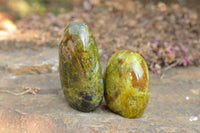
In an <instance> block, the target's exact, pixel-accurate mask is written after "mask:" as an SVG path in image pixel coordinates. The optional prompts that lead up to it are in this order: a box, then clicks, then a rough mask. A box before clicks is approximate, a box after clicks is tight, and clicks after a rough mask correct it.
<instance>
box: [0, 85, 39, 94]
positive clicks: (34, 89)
mask: <svg viewBox="0 0 200 133" xmlns="http://www.w3.org/2000/svg"><path fill="white" fill-rule="evenodd" d="M22 88H23V89H25V91H22V92H19V93H16V92H12V91H9V90H0V92H3V93H9V94H12V95H15V96H20V95H24V94H26V93H31V94H33V95H36V94H37V92H38V91H39V90H40V88H38V87H22Z"/></svg>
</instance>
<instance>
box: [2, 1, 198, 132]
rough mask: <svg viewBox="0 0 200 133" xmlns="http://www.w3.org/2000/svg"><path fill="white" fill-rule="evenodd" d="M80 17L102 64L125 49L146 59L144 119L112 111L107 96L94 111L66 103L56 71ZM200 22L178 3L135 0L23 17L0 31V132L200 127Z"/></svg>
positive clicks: (191, 130) (121, 130)
mask: <svg viewBox="0 0 200 133" xmlns="http://www.w3.org/2000/svg"><path fill="white" fill-rule="evenodd" d="M74 20H82V21H84V22H85V23H86V24H87V25H88V26H89V28H90V29H91V31H92V33H93V35H94V37H95V39H96V42H97V45H98V48H99V54H100V58H101V63H102V68H103V71H104V70H105V66H106V63H107V61H108V59H109V58H110V56H111V55H112V54H113V53H114V52H117V51H119V50H124V49H129V50H133V51H136V52H138V53H140V54H141V55H142V56H143V57H144V58H145V60H146V61H147V64H148V66H149V69H150V70H151V72H150V99H149V105H148V107H147V110H146V111H145V113H144V115H143V116H142V117H141V118H137V119H126V118H123V117H121V116H119V115H117V114H114V113H112V112H111V111H110V110H108V108H107V107H106V104H105V102H104V101H103V102H102V104H101V106H100V107H99V108H98V109H97V110H96V111H94V112H91V113H82V112H79V111H76V110H74V109H72V108H71V107H70V106H69V105H68V103H67V102H66V100H65V98H64V96H63V92H62V90H61V86H60V81H59V75H58V44H59V41H60V40H59V39H60V37H61V35H62V32H63V29H64V27H65V26H66V25H67V24H68V23H69V22H71V21H74ZM199 27H200V21H199V16H198V14H197V13H196V12H195V11H191V10H189V9H187V8H184V7H180V5H177V4H172V5H165V4H164V3H159V4H157V5H153V4H147V5H146V6H143V5H142V4H141V3H139V2H133V1H127V2H123V3H120V2H117V1H115V2H113V1H105V2H103V3H99V4H95V3H88V4H85V6H84V7H83V8H74V9H73V10H72V11H70V12H68V13H64V14H60V15H58V16H54V15H53V14H51V13H47V14H46V16H45V17H44V18H42V17H40V16H38V15H33V16H29V17H26V18H23V19H22V20H20V21H19V22H18V23H17V30H16V31H13V32H7V31H0V57H1V58H0V62H1V63H0V101H1V102H0V132H13V131H15V132H22V131H24V132H25V131H27V132H56V131H60V132H67V131H68V132H80V131H83V132H134V131H138V132H199V131H200V122H199V119H200V87H199V85H200V67H199V66H198V65H199V63H200V58H199V56H200V55H199V54H200V45H199V44H200V28H199ZM175 66H176V67H175ZM172 67H175V68H172ZM162 68H163V69H162ZM161 70H162V71H161ZM156 73H157V74H156ZM34 94H35V95H34ZM8 116H9V117H8ZM41 121H42V122H41ZM36 127H37V128H36ZM30 129H33V130H30Z"/></svg>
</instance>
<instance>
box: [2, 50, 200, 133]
mask: <svg viewBox="0 0 200 133" xmlns="http://www.w3.org/2000/svg"><path fill="white" fill-rule="evenodd" d="M0 55H1V57H2V58H0V62H1V65H2V66H1V67H0V91H1V92H0V105H1V108H0V123H1V124H0V130H1V131H5V132H6V131H7V132H10V133H12V132H13V129H12V128H7V126H15V127H16V128H19V129H18V130H19V131H21V130H22V128H23V131H25V129H26V130H27V131H28V130H30V129H33V130H32V131H35V130H34V129H35V127H34V128H33V127H31V128H30V127H29V126H28V125H24V126H21V124H22V121H21V120H20V118H22V117H18V115H21V114H25V116H24V115H23V117H29V116H30V117H31V118H30V117H29V120H28V121H31V120H32V119H35V117H36V118H38V119H39V120H38V121H45V122H44V123H40V122H38V121H37V122H38V124H39V125H40V126H43V128H45V130H44V129H43V128H40V129H39V130H40V132H42V131H47V130H46V127H48V126H49V129H51V131H52V132H53V131H55V130H58V128H59V129H60V128H62V129H63V130H64V131H63V132H65V131H69V132H70V131H74V132H76V131H77V132H79V131H80V130H81V131H83V132H86V133H88V132H98V131H99V132H108V133H109V132H117V131H118V132H129V131H130V132H133V131H138V132H139V131H140V132H142V131H145V132H199V131H200V87H199V86H200V68H199V67H188V68H174V69H171V70H169V71H167V72H166V73H165V75H164V77H163V79H160V77H159V76H158V75H153V74H152V73H150V82H149V83H150V84H149V85H150V86H149V89H150V90H151V91H150V95H149V104H148V106H147V109H146V111H145V113H144V114H143V115H142V117H140V118H137V119H127V118H123V117H121V116H119V115H117V114H114V113H112V112H111V111H110V110H109V109H108V108H107V107H106V105H105V102H104V101H103V102H102V104H101V105H100V107H99V108H97V110H95V111H94V112H91V113H82V112H79V111H76V110H74V109H73V108H71V107H70V106H69V105H68V104H67V102H66V100H65V97H64V95H63V92H62V89H61V86H60V81H59V74H58V71H56V66H57V64H58V61H57V60H56V59H58V58H57V57H58V52H57V49H56V48H55V49H52V48H41V49H38V50H36V51H35V50H30V49H29V50H28V49H16V50H14V51H11V52H4V51H1V52H0ZM24 55H27V56H24ZM3 57H4V58H3ZM5 58H6V59H5ZM27 58H28V59H29V60H27ZM7 59H10V60H7ZM3 64H4V65H3ZM44 64H52V66H53V68H51V69H50V70H49V71H42V73H40V74H37V73H35V70H33V69H29V71H30V72H31V73H25V74H23V73H21V74H19V75H14V74H13V73H12V72H10V71H8V69H7V68H8V67H9V68H10V69H20V70H21V69H23V67H24V66H27V65H28V66H37V65H41V66H44ZM105 64H106V62H102V68H103V70H105ZM44 68H45V66H44ZM40 69H43V68H42V67H41V68H40ZM52 70H54V71H52ZM20 86H29V87H40V91H39V92H38V93H37V94H36V95H32V94H24V95H19V96H15V95H12V94H10V93H3V92H2V90H8V91H12V92H22V91H24V90H22V89H19V88H18V87H20ZM7 108H10V109H7ZM2 111H3V112H4V115H2ZM10 111H11V112H13V111H14V112H15V111H16V112H18V113H17V114H16V113H14V115H12V117H9V116H10V114H9V112H10ZM5 112H6V113H5ZM15 116H16V117H15ZM33 116H34V117H33ZM192 116H194V117H192ZM192 118H195V119H192ZM196 118H197V119H196ZM26 119H28V118H26ZM10 121H13V122H10ZM52 121H53V122H52ZM37 122H36V121H35V123H37ZM50 122H52V124H48V123H50ZM6 123H9V125H5V124H6ZM27 123H29V122H27ZM46 124H47V125H46ZM1 131H0V132H1Z"/></svg>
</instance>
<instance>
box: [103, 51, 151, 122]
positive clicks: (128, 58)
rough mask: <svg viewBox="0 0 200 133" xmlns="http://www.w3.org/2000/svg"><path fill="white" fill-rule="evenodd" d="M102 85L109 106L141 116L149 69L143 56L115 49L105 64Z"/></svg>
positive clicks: (143, 108)
mask: <svg viewBox="0 0 200 133" xmlns="http://www.w3.org/2000/svg"><path fill="white" fill-rule="evenodd" d="M104 87H105V100H106V103H107V105H108V107H109V108H110V110H112V111H113V112H115V113H117V114H120V115H122V116H124V117H127V118H135V117H140V116H141V115H142V114H143V113H144V111H145V109H146V107H147V104H148V98H149V72H148V67H147V64H146V62H145V60H144V59H143V58H142V56H140V55H139V54H137V53H135V52H132V51H126V50H124V51H119V52H117V53H115V54H114V55H113V56H112V57H111V58H110V60H109V62H108V64H107V68H106V72H105V80H104Z"/></svg>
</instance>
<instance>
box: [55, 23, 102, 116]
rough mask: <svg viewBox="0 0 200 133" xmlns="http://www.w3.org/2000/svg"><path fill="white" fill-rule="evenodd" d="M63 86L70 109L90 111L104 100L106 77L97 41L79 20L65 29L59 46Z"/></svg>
mask: <svg viewBox="0 0 200 133" xmlns="http://www.w3.org/2000/svg"><path fill="white" fill-rule="evenodd" d="M59 70H60V80H61V86H62V89H63V92H64V95H65V98H66V99H67V101H68V103H69V104H70V106H72V107H73V108H75V109H77V110H80V111H83V112H89V111H93V110H95V109H96V108H97V107H98V106H99V104H100V103H101V101H102V98H103V94H104V90H103V76H102V70H101V64H100V60H99V54H98V49H97V46H96V42H95V39H94V37H93V35H92V33H91V32H90V30H89V29H88V27H87V26H86V25H85V24H84V23H83V22H80V21H77V22H72V23H70V24H69V25H67V26H66V28H65V30H64V33H63V36H62V38H61V43H60V45H59Z"/></svg>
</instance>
